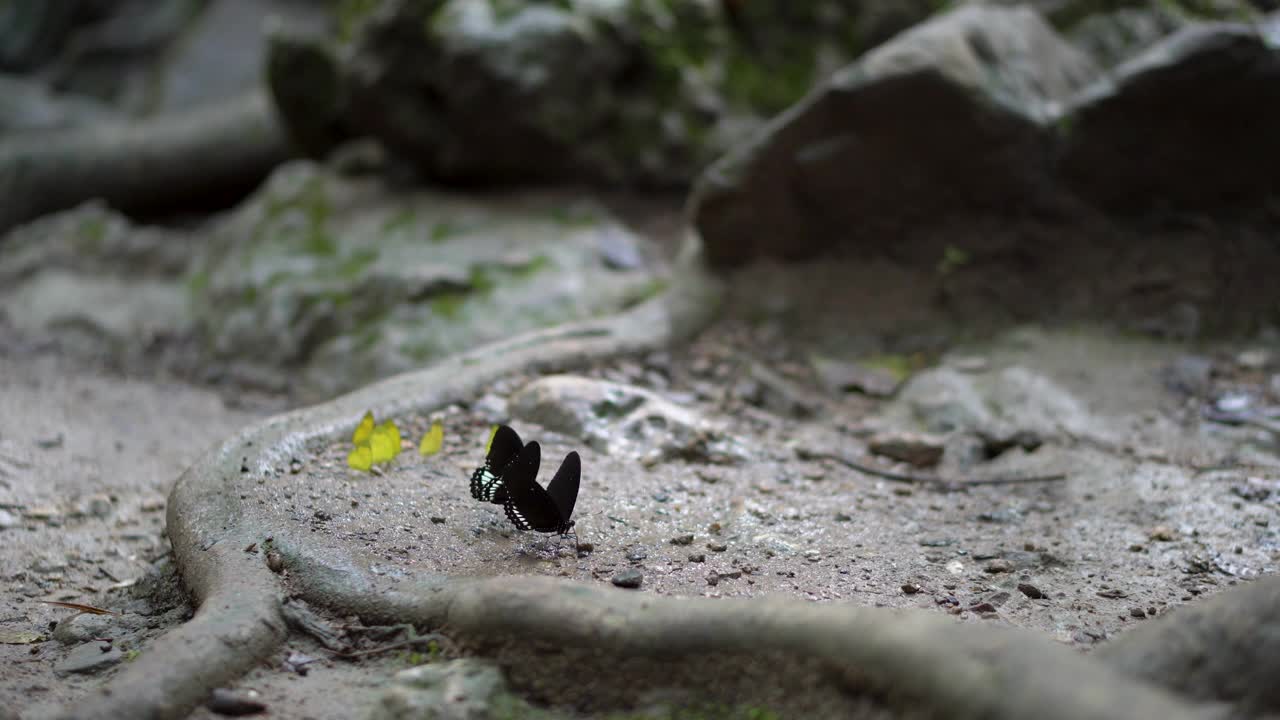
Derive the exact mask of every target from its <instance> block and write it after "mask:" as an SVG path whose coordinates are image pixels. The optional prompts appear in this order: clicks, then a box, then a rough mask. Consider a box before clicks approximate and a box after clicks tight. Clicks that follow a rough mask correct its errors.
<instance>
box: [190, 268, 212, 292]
mask: <svg viewBox="0 0 1280 720" xmlns="http://www.w3.org/2000/svg"><path fill="white" fill-rule="evenodd" d="M208 289H209V273H207V272H204V271H203V270H197V271H195V272H193V273H191V274H190V275H188V276H187V293H188V294H190V295H191V296H192V297H195V298H199V297H203V296H204V294H205V291H206V290H208Z"/></svg>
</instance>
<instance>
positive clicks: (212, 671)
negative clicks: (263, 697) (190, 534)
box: [57, 543, 288, 720]
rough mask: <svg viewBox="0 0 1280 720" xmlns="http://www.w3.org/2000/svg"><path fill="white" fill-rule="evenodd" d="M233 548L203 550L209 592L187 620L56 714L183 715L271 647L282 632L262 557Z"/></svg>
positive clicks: (106, 717)
mask: <svg viewBox="0 0 1280 720" xmlns="http://www.w3.org/2000/svg"><path fill="white" fill-rule="evenodd" d="M233 547H235V548H236V550H233V549H232V548H233ZM239 547H242V546H232V545H225V546H223V545H222V544H221V543H220V544H219V546H215V547H212V548H209V550H208V557H207V559H206V561H205V562H204V563H202V567H204V568H206V570H207V572H208V574H209V575H210V577H209V578H208V583H209V584H208V587H210V588H211V589H212V592H211V593H210V594H209V595H207V596H206V597H205V598H204V602H203V603H201V605H200V610H199V612H197V613H196V616H195V617H194V618H192V619H191V621H190V622H188V623H186V624H185V625H180V626H178V627H177V628H174V629H173V630H171V631H169V632H168V633H166V634H165V635H163V636H162V637H160V638H159V639H157V640H156V641H155V642H154V643H152V644H151V645H150V646H149V647H147V648H146V650H145V651H144V652H143V653H142V654H140V655H139V656H138V657H137V658H136V659H134V660H133V662H130V663H127V664H125V665H123V666H122V669H121V671H120V673H119V674H118V675H116V676H115V677H114V678H112V680H111V682H110V683H108V684H107V685H105V686H103V687H101V688H98V689H96V690H93V691H91V692H90V693H89V695H88V696H87V697H84V698H82V699H81V700H80V701H79V702H77V703H75V704H74V705H73V706H71V707H68V708H66V709H65V710H64V711H63V712H61V713H60V714H59V715H58V716H57V717H58V718H60V719H61V720H73V719H74V720H114V719H115V718H119V719H120V720H127V719H135V718H137V719H146V720H151V719H158V718H175V717H185V716H186V714H187V712H188V711H189V710H190V709H191V708H192V707H194V706H196V705H199V704H201V703H203V702H205V701H206V700H207V699H208V698H209V694H210V693H211V692H212V690H213V689H214V688H216V687H219V686H221V685H226V684H229V683H231V682H234V681H235V680H236V679H237V678H239V677H240V676H241V675H244V673H246V672H248V671H249V670H250V669H251V668H253V666H254V665H256V664H258V663H259V662H261V661H262V660H263V659H265V658H266V657H268V656H269V655H271V653H273V652H275V651H276V650H277V649H278V648H279V647H280V644H281V643H282V642H284V639H285V637H286V636H287V635H288V632H287V631H286V629H285V622H284V619H283V618H282V617H281V615H280V599H279V595H280V589H279V587H278V584H277V583H276V582H275V578H274V576H272V575H271V573H270V572H269V571H268V570H267V569H266V567H265V565H263V563H262V559H261V558H260V557H258V556H256V555H246V554H245V553H243V552H239V550H238V548H239Z"/></svg>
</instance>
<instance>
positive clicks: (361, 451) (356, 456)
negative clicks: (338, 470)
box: [347, 445, 373, 472]
mask: <svg viewBox="0 0 1280 720" xmlns="http://www.w3.org/2000/svg"><path fill="white" fill-rule="evenodd" d="M347 466H348V467H350V468H353V469H355V470H360V471H363V472H369V469H370V468H372V467H373V450H372V449H371V448H370V447H369V446H368V445H357V446H356V448H355V449H354V450H352V451H351V453H350V454H348V455H347Z"/></svg>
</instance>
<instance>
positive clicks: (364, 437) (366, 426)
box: [351, 410, 373, 447]
mask: <svg viewBox="0 0 1280 720" xmlns="http://www.w3.org/2000/svg"><path fill="white" fill-rule="evenodd" d="M372 435H373V411H372V410H368V411H366V412H365V414H364V417H363V418H361V419H360V424H359V425H357V426H356V431H355V432H353V433H351V442H352V443H354V444H355V445H356V447H359V446H361V445H365V444H367V443H368V442H369V438H370V437H371V436H372Z"/></svg>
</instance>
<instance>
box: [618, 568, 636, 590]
mask: <svg viewBox="0 0 1280 720" xmlns="http://www.w3.org/2000/svg"><path fill="white" fill-rule="evenodd" d="M610 582H612V583H613V584H614V585H617V586H618V587H620V588H630V589H633V590H634V589H635V588H638V587H640V583H642V582H644V575H643V574H641V572H640V571H639V570H635V569H630V570H623V571H622V572H620V573H618V574H617V575H614V576H613V580H611V581H610Z"/></svg>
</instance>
